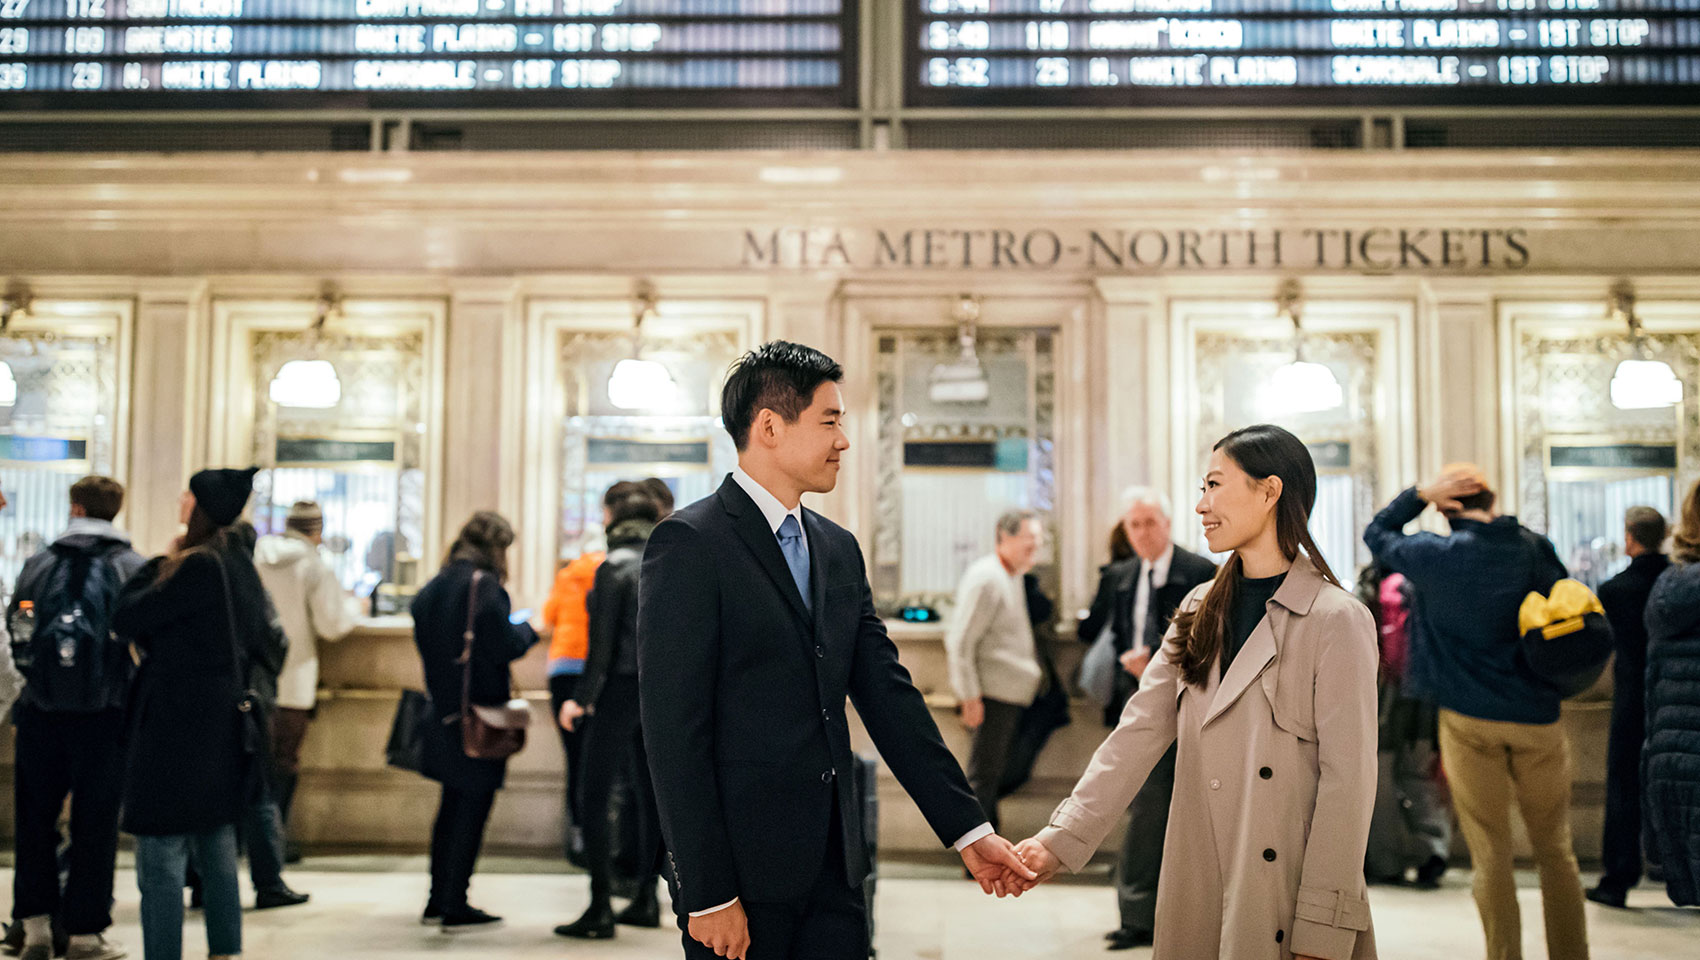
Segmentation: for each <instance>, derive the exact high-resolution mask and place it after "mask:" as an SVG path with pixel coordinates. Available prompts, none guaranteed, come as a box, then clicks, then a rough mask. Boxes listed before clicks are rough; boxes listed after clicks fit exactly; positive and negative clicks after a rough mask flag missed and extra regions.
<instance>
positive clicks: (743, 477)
mask: <svg viewBox="0 0 1700 960" xmlns="http://www.w3.org/2000/svg"><path fill="white" fill-rule="evenodd" d="M732 479H733V480H734V481H735V482H736V483H737V484H738V486H740V487H742V488H744V492H745V493H747V494H749V495H750V499H751V500H754V501H755V503H756V506H757V507H759V508H760V509H761V515H762V517H764V518H765V519H766V520H767V526H768V529H770V530H772V531H773V535H774V536H775V537H777V536H779V525H780V524H782V523H784V522H785V518H786V517H796V518H797V529H798V530H803V529H804V527H803V505H802V503H800V502H799V503H798V504H797V505H796V506H795V507H793V508H791V509H790V510H787V509H785V504H783V503H780V502H779V498H778V497H776V496H774V495H773V494H771V493H769V492H768V490H767V488H766V487H764V486H762V485H761V484H759V483H757V482H756V480H755V478H754V477H752V476H750V475H749V474H747V473H745V472H744V468H743V467H741V466H740V467H734V468H733V470H732ZM808 548H809V538H808V535H807V534H806V533H805V534H804V536H803V549H804V550H805V551H806V550H808ZM996 832H997V831H995V830H993V829H992V825H991V824H990V823H982V824H980V825H979V826H978V827H975V828H974V829H972V830H970V831H968V832H967V833H965V834H963V835H962V837H961V839H959V840H957V841H956V843H955V844H954V846H955V848H956V850H957V851H958V852H961V851H962V850H964V849H966V848H967V847H969V846H971V845H973V844H975V843H978V842H979V841H980V840H982V839H984V838H986V837H989V836H991V835H992V834H993V833H996ZM737 902H738V898H737V897H733V898H732V899H731V900H728V901H726V902H725V903H723V904H721V905H719V906H717V907H709V908H708V909H707V910H693V911H692V912H691V916H693V917H706V916H708V915H709V914H711V913H719V912H720V911H722V910H724V909H726V908H727V907H730V906H732V905H733V904H735V903H737Z"/></svg>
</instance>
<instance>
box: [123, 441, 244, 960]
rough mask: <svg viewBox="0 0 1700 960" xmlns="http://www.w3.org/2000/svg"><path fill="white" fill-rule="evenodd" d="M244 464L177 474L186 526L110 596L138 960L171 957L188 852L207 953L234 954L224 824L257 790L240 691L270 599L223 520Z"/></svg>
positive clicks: (230, 831)
mask: <svg viewBox="0 0 1700 960" xmlns="http://www.w3.org/2000/svg"><path fill="white" fill-rule="evenodd" d="M255 472H256V471H255V470H253V469H248V470H203V471H201V472H200V473H197V474H195V476H194V477H192V478H191V479H190V481H189V492H188V493H187V494H185V495H184V497H183V501H182V512H183V518H184V521H185V523H186V524H187V526H188V529H187V531H186V532H185V533H184V534H183V535H182V536H181V537H179V538H178V539H177V541H176V543H175V544H174V545H173V547H172V550H171V552H170V553H169V554H167V555H166V556H163V557H155V558H154V559H152V560H149V561H148V562H147V564H146V565H145V566H143V567H142V569H141V570H140V571H138V572H137V573H136V575H135V576H133V577H131V578H130V580H129V582H127V583H126V584H125V585H124V589H123V591H122V592H121V593H120V594H119V597H118V604H117V608H116V610H115V611H114V612H113V617H112V626H113V629H114V630H115V631H116V632H117V633H118V634H119V635H120V636H126V637H130V638H132V639H133V640H134V643H135V646H136V648H137V649H138V650H139V651H141V654H142V662H141V666H140V668H139V670H138V673H137V677H136V682H135V685H134V688H133V694H132V697H131V701H132V702H131V709H130V730H129V744H130V750H129V755H128V758H127V765H126V767H125V777H124V820H123V828H124V830H125V831H126V832H128V833H131V834H133V835H135V837H136V885H137V887H138V888H139V889H140V890H141V894H142V942H143V950H144V956H145V960H182V947H183V943H182V936H183V884H184V880H185V874H186V873H187V872H188V865H189V861H190V859H191V858H193V860H194V862H195V866H196V868H197V869H198V870H199V872H200V874H201V878H202V880H203V882H204V883H205V884H206V887H205V889H206V896H205V902H206V925H207V946H208V953H209V954H210V955H211V956H212V957H214V958H219V957H234V956H236V955H238V954H239V953H241V949H242V912H241V905H240V903H239V901H238V899H237V892H236V824H237V822H238V821H239V820H241V819H242V816H243V811H244V810H245V809H246V808H247V807H248V806H249V805H250V803H252V801H253V799H254V798H255V797H256V796H257V795H258V789H259V778H260V777H261V771H260V769H259V764H260V763H262V762H263V750H262V749H261V748H260V744H259V740H260V737H261V736H262V734H261V732H260V731H259V729H258V727H257V725H256V724H255V723H254V719H253V711H254V704H253V698H252V697H250V696H249V695H248V694H247V692H246V690H247V683H246V679H247V677H248V672H249V665H250V664H252V663H255V662H256V661H258V660H260V659H262V658H264V657H266V656H268V653H267V650H266V646H265V645H266V644H267V643H269V642H270V638H271V636H272V632H271V622H270V613H269V609H268V606H269V605H268V604H264V603H253V602H243V601H242V600H241V599H240V598H244V597H254V596H264V590H263V588H262V587H261V586H260V577H259V574H258V573H256V572H255V571H254V565H253V562H252V559H251V558H250V555H249V551H248V546H247V542H246V541H245V540H244V538H243V535H242V533H241V531H239V530H237V529H235V528H234V526H233V525H234V524H235V523H236V520H237V518H238V517H239V516H240V515H241V513H242V509H243V507H244V506H245V505H246V504H247V502H248V497H249V494H250V493H251V492H252V490H253V478H254V473H255Z"/></svg>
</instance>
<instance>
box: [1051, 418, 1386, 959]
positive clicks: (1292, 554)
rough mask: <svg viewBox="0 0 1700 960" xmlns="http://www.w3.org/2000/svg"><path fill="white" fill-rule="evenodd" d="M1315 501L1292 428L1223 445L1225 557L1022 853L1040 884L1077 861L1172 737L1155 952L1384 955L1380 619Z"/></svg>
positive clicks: (1209, 495)
mask: <svg viewBox="0 0 1700 960" xmlns="http://www.w3.org/2000/svg"><path fill="white" fill-rule="evenodd" d="M1315 501H1316V468H1315V465H1314V464H1313V463H1312V461H1311V458H1310V454H1309V453H1308V452H1307V451H1306V449H1305V447H1304V444H1303V443H1301V442H1300V441H1299V440H1298V438H1296V437H1294V436H1293V435H1292V434H1291V433H1288V432H1287V431H1286V430H1283V429H1281V428H1280V427H1273V426H1256V427H1248V428H1246V429H1244V430H1241V431H1237V432H1235V433H1232V434H1229V435H1228V436H1227V437H1226V438H1224V439H1223V440H1222V441H1221V442H1220V443H1219V444H1217V446H1216V449H1215V451H1214V452H1213V453H1212V455H1211V459H1210V467H1209V473H1208V474H1207V475H1206V477H1205V484H1204V491H1203V496H1202V499H1201V500H1200V501H1199V504H1198V508H1197V510H1198V513H1199V514H1200V516H1201V519H1202V520H1203V523H1204V526H1205V536H1206V539H1207V540H1208V541H1209V543H1210V548H1211V550H1212V551H1213V552H1218V553H1220V552H1226V551H1230V550H1231V551H1233V556H1232V557H1230V558H1229V561H1228V563H1227V564H1225V565H1224V566H1223V567H1222V569H1221V571H1220V572H1219V573H1218V575H1217V576H1216V578H1215V580H1213V581H1212V582H1211V583H1208V584H1205V585H1203V586H1201V587H1199V588H1198V589H1196V590H1194V591H1193V592H1192V593H1191V594H1190V595H1189V596H1188V597H1187V599H1186V601H1185V602H1184V603H1183V604H1182V606H1181V611H1180V613H1179V615H1177V617H1176V618H1175V622H1174V624H1173V625H1172V626H1171V627H1170V628H1169V631H1168V634H1167V636H1166V637H1165V639H1164V643H1163V644H1162V647H1161V649H1160V650H1159V651H1158V652H1157V654H1156V655H1155V656H1154V657H1153V658H1152V659H1151V661H1150V663H1149V665H1147V666H1146V667H1145V669H1144V671H1143V673H1144V675H1143V678H1142V680H1141V685H1140V688H1139V692H1138V693H1137V694H1135V695H1134V697H1133V698H1132V699H1131V700H1130V701H1129V702H1128V705H1127V708H1126V710H1125V711H1123V713H1122V717H1121V722H1120V724H1119V725H1118V726H1117V727H1116V729H1115V730H1114V731H1113V732H1112V733H1111V734H1110V735H1109V737H1108V739H1106V740H1105V741H1104V744H1103V745H1102V746H1101V747H1099V748H1098V751H1097V753H1096V754H1095V755H1094V756H1093V758H1092V763H1091V765H1090V766H1089V767H1088V768H1087V770H1086V775H1085V776H1084V777H1083V778H1082V779H1081V781H1080V783H1079V785H1078V786H1076V787H1075V789H1074V793H1073V794H1072V795H1071V796H1070V797H1069V798H1068V799H1067V800H1065V801H1063V803H1062V805H1061V806H1059V807H1058V808H1057V810H1056V813H1055V814H1053V815H1052V817H1051V823H1050V826H1048V827H1047V828H1045V829H1044V830H1043V831H1041V832H1040V833H1039V835H1038V836H1037V837H1035V838H1032V839H1030V840H1027V841H1025V842H1024V843H1023V844H1022V845H1021V847H1020V851H1021V853H1022V855H1023V857H1024V858H1025V860H1026V862H1027V864H1028V866H1029V867H1031V868H1032V869H1034V870H1035V871H1037V872H1038V873H1039V874H1040V878H1041V881H1042V880H1043V879H1046V878H1048V877H1050V876H1052V875H1054V874H1055V873H1056V871H1057V870H1058V869H1060V868H1061V867H1067V868H1068V869H1070V870H1073V871H1078V870H1079V869H1081V868H1082V867H1084V866H1085V865H1086V863H1087V861H1088V860H1089V859H1090V858H1091V857H1092V854H1093V853H1094V852H1095V851H1096V850H1097V849H1098V845H1099V844H1100V843H1101V842H1102V841H1103V839H1104V837H1105V836H1106V835H1107V834H1108V833H1109V832H1110V829H1111V828H1112V827H1113V826H1114V825H1115V823H1116V821H1117V819H1118V817H1120V815H1121V813H1122V811H1124V810H1126V809H1127V806H1128V804H1129V802H1131V801H1132V799H1133V795H1134V794H1135V793H1136V792H1138V790H1139V788H1140V786H1141V785H1142V784H1143V783H1144V782H1145V778H1146V777H1147V776H1148V775H1149V774H1150V772H1151V768H1152V767H1153V766H1154V765H1155V764H1156V762H1157V761H1158V759H1159V758H1161V757H1162V756H1163V754H1164V752H1165V751H1167V750H1168V748H1169V745H1170V744H1171V743H1176V742H1177V741H1178V743H1179V748H1178V751H1177V760H1176V767H1175V792H1174V799H1173V801H1172V804H1171V806H1170V813H1169V827H1168V834H1167V837H1166V839H1165V841H1164V845H1163V868H1162V879H1161V881H1160V883H1159V885H1158V892H1157V923H1156V943H1155V953H1154V957H1155V958H1156V960H1216V958H1218V957H1219V958H1222V960H1275V958H1282V960H1285V958H1289V957H1299V958H1307V957H1314V958H1320V960H1370V958H1373V957H1374V956H1375V936H1374V932H1373V930H1372V929H1371V926H1370V912H1369V901H1368V899H1367V889H1366V887H1365V884H1364V874H1363V863H1364V847H1365V844H1366V842H1367V839H1368V836H1369V821H1370V810H1371V807H1372V806H1373V804H1374V800H1375V774H1376V765H1375V750H1376V739H1375V737H1376V726H1375V720H1376V712H1375V710H1376V700H1375V674H1376V665H1377V651H1376V641H1375V626H1374V623H1373V621H1372V619H1371V617H1370V613H1369V611H1368V610H1367V609H1365V607H1364V606H1363V605H1362V604H1361V603H1359V602H1358V601H1357V599H1356V598H1355V597H1353V596H1352V594H1350V593H1348V592H1347V591H1346V590H1344V589H1342V588H1341V587H1340V585H1339V582H1338V580H1336V579H1335V577H1334V575H1333V573H1332V572H1331V571H1330V570H1329V569H1328V565H1327V563H1326V562H1325V561H1324V560H1323V559H1322V556H1321V553H1320V552H1319V551H1318V550H1317V547H1316V544H1315V543H1314V542H1313V541H1312V540H1311V537H1310V534H1309V533H1308V531H1307V526H1308V522H1309V518H1310V511H1311V508H1312V506H1313V505H1314V503H1315ZM1301 548H1302V552H1301ZM1277 577H1282V578H1284V579H1280V580H1279V581H1278V583H1279V585H1278V586H1276V585H1275V584H1276V583H1277V581H1276V579H1275V578H1277ZM1270 589H1272V590H1273V591H1274V592H1273V596H1272V598H1270V599H1269V600H1267V601H1266V602H1265V603H1264V605H1263V607H1262V609H1261V610H1259V609H1258V608H1257V607H1256V605H1255V603H1256V600H1257V599H1258V598H1259V597H1260V596H1265V595H1267V594H1265V593H1260V591H1267V590H1270ZM1236 595H1238V596H1239V597H1241V603H1240V613H1239V615H1238V616H1236V611H1235V602H1234V601H1235V598H1236ZM1236 626H1237V630H1236ZM1247 631H1249V636H1247V635H1246V634H1247ZM1240 638H1243V646H1241V647H1239V649H1238V650H1237V652H1236V651H1235V649H1234V644H1235V643H1236V641H1238V640H1239V639H1240ZM1224 652H1226V653H1227V655H1228V656H1229V657H1230V658H1231V660H1230V662H1229V666H1228V669H1227V671H1226V673H1225V674H1223V673H1222V672H1221V671H1220V670H1219V664H1220V662H1221V660H1222V657H1223V654H1224ZM1023 886H1025V884H1024V885H1023Z"/></svg>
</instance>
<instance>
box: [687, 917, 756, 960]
mask: <svg viewBox="0 0 1700 960" xmlns="http://www.w3.org/2000/svg"><path fill="white" fill-rule="evenodd" d="M690 930H691V939H692V940H695V941H696V942H698V943H700V944H702V945H703V946H705V947H707V948H708V949H710V950H713V951H714V953H715V955H716V956H720V957H730V958H731V960H744V954H746V953H749V952H750V920H749V918H748V917H746V916H744V905H743V904H741V903H734V904H732V905H731V906H730V907H727V908H726V909H724V910H716V911H714V912H713V913H710V914H705V915H703V916H700V917H692V918H691V922H690Z"/></svg>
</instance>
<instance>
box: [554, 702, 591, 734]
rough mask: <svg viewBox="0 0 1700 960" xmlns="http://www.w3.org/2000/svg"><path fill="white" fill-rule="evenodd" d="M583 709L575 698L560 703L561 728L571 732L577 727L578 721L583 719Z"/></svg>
mask: <svg viewBox="0 0 1700 960" xmlns="http://www.w3.org/2000/svg"><path fill="white" fill-rule="evenodd" d="M585 713H586V711H585V709H584V707H583V706H582V705H580V704H579V702H578V701H577V700H568V701H567V702H566V703H563V704H561V718H560V719H561V729H562V730H565V731H567V732H568V733H573V732H575V731H576V730H577V729H578V722H579V721H580V720H582V719H584V716H585Z"/></svg>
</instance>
